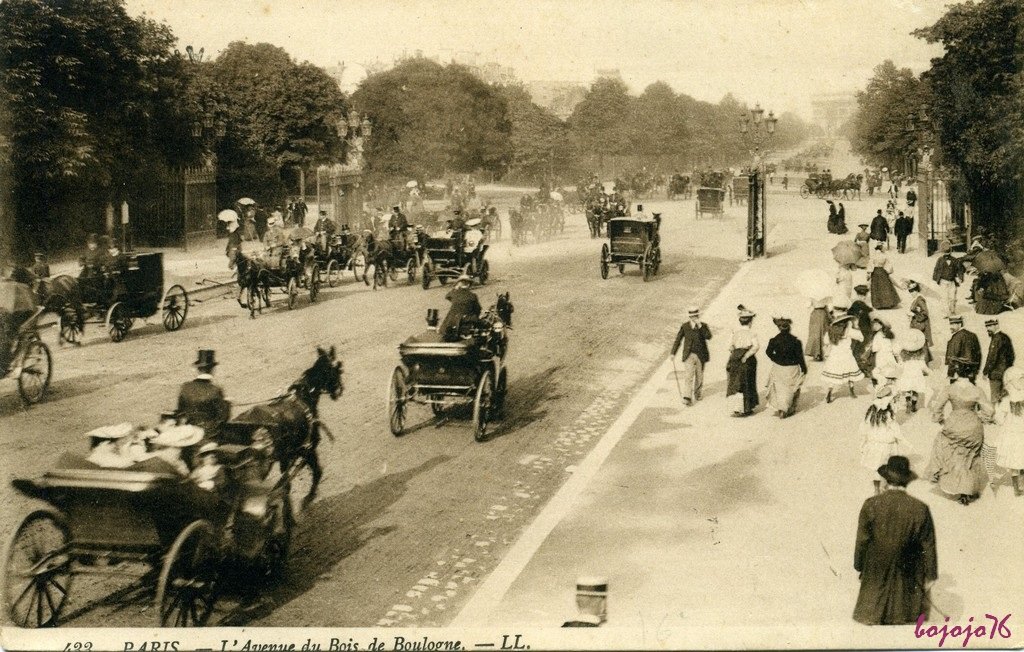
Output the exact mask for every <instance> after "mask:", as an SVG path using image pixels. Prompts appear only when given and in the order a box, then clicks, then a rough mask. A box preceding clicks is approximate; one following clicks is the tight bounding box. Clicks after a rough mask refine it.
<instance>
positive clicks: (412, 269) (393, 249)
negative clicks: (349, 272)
mask: <svg viewBox="0 0 1024 652" xmlns="http://www.w3.org/2000/svg"><path fill="white" fill-rule="evenodd" d="M426 237H427V236H426V233H425V232H424V231H423V229H421V228H416V229H410V230H409V231H407V232H406V233H402V232H401V231H399V230H398V229H394V228H392V229H389V230H388V237H387V238H375V237H372V236H369V237H368V238H367V240H366V241H365V242H364V247H363V250H362V252H361V253H360V254H357V261H356V263H355V265H354V267H353V268H354V269H359V261H358V257H359V256H360V255H362V256H365V269H367V270H369V269H370V268H371V267H372V268H373V289H374V290H376V289H377V288H379V287H386V286H387V284H388V279H389V278H390V279H391V281H398V275H399V273H400V272H403V271H404V272H405V275H406V278H407V280H408V283H409V285H412V284H413V283H415V282H416V272H417V270H418V269H419V268H420V265H422V263H423V243H424V241H425V240H426ZM356 278H359V275H358V273H357V274H356ZM363 281H365V282H366V284H367V285H369V284H370V277H369V275H368V272H364V274H363Z"/></svg>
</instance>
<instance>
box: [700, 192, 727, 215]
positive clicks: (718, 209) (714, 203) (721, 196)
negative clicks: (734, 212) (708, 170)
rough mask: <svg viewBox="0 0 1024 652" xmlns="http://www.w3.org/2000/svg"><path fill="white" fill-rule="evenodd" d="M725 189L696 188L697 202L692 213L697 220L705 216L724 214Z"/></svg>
mask: <svg viewBox="0 0 1024 652" xmlns="http://www.w3.org/2000/svg"><path fill="white" fill-rule="evenodd" d="M724 204H725V188H708V187H703V188H697V201H696V202H695V203H694V207H693V213H694V217H696V218H697V219H700V218H702V217H703V216H704V215H705V214H707V213H710V214H712V215H716V216H721V215H722V214H723V213H724V212H725V206H724Z"/></svg>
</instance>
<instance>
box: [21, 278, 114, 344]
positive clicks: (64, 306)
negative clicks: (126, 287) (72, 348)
mask: <svg viewBox="0 0 1024 652" xmlns="http://www.w3.org/2000/svg"><path fill="white" fill-rule="evenodd" d="M96 282H97V283H98V282H100V279H98V278H97V279H96ZM35 292H36V300H37V301H38V302H39V305H40V306H42V307H43V308H44V310H45V312H49V313H53V314H55V315H57V316H58V317H60V334H59V336H58V342H59V343H61V344H64V343H65V342H68V343H70V344H81V341H82V335H83V334H84V333H85V307H84V306H83V297H82V287H81V285H80V284H79V281H78V279H76V278H74V277H73V276H68V275H67V274H61V275H59V276H55V277H53V278H52V279H41V280H39V281H38V283H37V284H36V287H35Z"/></svg>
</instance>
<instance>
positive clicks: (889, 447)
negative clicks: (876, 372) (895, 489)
mask: <svg viewBox="0 0 1024 652" xmlns="http://www.w3.org/2000/svg"><path fill="white" fill-rule="evenodd" d="M895 398H896V396H895V394H893V391H892V387H890V386H888V385H883V386H882V387H879V388H878V389H877V390H876V391H875V400H873V401H872V402H871V405H870V406H868V409H867V412H866V413H865V414H864V420H863V421H862V422H861V424H860V428H859V433H860V436H861V445H860V465H861V466H863V467H864V468H866V469H868V470H869V471H871V472H872V475H874V474H875V473H877V471H878V467H880V466H882V465H883V464H885V463H886V462H888V461H889V458H890V457H891V456H893V455H904V456H906V455H907V454H908V453H910V452H911V451H912V448H911V447H910V444H909V443H908V442H907V440H906V439H904V438H903V434H902V431H901V430H900V424H899V422H898V421H897V420H896V410H895V409H894V408H893V400H894V399H895ZM878 488H879V482H878V480H875V490H876V491H877V490H878Z"/></svg>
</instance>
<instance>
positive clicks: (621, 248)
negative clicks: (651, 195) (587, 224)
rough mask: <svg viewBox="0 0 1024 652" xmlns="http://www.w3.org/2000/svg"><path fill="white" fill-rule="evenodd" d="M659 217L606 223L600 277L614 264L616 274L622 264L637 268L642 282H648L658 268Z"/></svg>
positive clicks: (615, 220)
mask: <svg viewBox="0 0 1024 652" xmlns="http://www.w3.org/2000/svg"><path fill="white" fill-rule="evenodd" d="M660 226H661V218H660V217H657V216H656V217H654V218H642V217H641V218H631V217H617V218H615V219H611V220H608V242H607V243H605V244H603V245H601V278H603V279H607V278H608V269H609V267H610V266H612V265H617V266H618V268H619V273H620V274H624V273H625V272H626V265H637V266H639V268H640V273H641V274H642V275H643V279H644V281H649V280H651V279H652V278H653V277H654V275H655V274H657V273H658V268H659V267H660V266H661V236H660V235H659V228H660Z"/></svg>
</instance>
